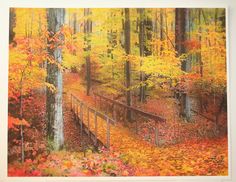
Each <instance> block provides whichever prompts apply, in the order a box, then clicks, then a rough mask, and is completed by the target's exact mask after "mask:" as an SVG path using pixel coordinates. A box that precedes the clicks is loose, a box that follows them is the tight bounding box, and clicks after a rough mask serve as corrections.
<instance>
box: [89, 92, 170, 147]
mask: <svg viewBox="0 0 236 182" xmlns="http://www.w3.org/2000/svg"><path fill="white" fill-rule="evenodd" d="M93 95H94V99H95V103H96V107H99V108H100V109H102V105H103V102H104V103H107V105H109V106H106V108H105V112H106V114H108V110H109V108H110V109H111V110H112V116H111V117H112V118H113V119H114V120H116V121H118V120H119V119H117V113H116V109H117V108H123V111H124V113H125V111H127V110H130V111H131V113H132V115H134V114H136V116H137V118H140V117H143V118H147V119H149V120H152V121H154V126H155V129H154V142H155V145H157V146H159V136H160V134H159V127H158V125H159V123H165V122H166V119H165V118H163V117H161V116H158V115H156V114H154V113H150V112H146V111H143V110H141V109H139V108H136V107H133V106H128V105H126V104H125V103H122V102H120V101H117V100H113V99H111V98H108V97H105V96H103V95H101V94H99V93H93ZM108 107H109V108H108ZM123 119H124V118H123ZM135 133H136V134H138V119H135Z"/></svg>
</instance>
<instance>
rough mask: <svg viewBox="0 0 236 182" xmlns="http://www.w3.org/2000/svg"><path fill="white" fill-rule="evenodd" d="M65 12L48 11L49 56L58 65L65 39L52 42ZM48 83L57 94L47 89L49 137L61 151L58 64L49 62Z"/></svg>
mask: <svg viewBox="0 0 236 182" xmlns="http://www.w3.org/2000/svg"><path fill="white" fill-rule="evenodd" d="M64 19H65V10H64V9H63V8H50V9H47V21H48V31H49V32H50V35H49V39H48V44H49V45H54V46H53V47H52V48H51V47H50V46H49V48H48V54H49V55H50V56H51V57H53V58H54V59H55V60H56V61H57V63H58V64H61V63H62V48H60V47H59V46H60V44H61V41H62V40H63V39H64V37H63V35H62V34H59V36H58V37H57V38H59V41H57V42H55V41H52V40H50V39H51V38H52V37H54V36H55V34H56V33H57V32H58V31H60V29H61V27H62V26H63V24H64ZM46 79H47V82H48V83H50V84H52V85H54V87H55V88H56V92H55V91H52V90H50V89H49V88H47V90H46V97H47V100H46V109H47V135H48V138H49V140H50V141H53V143H54V149H55V150H59V149H60V148H62V147H63V143H64V134H63V115H62V88H63V83H62V71H61V70H60V68H59V67H58V66H57V64H54V63H50V62H49V61H48V62H47V78H46Z"/></svg>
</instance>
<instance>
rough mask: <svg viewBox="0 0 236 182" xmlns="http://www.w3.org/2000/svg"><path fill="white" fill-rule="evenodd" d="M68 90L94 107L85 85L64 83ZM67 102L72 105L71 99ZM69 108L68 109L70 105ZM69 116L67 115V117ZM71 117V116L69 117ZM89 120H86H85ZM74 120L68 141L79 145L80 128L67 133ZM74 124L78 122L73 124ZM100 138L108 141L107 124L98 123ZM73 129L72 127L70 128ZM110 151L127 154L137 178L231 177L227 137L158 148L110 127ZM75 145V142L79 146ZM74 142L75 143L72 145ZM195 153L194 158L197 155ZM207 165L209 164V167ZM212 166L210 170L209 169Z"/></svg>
mask: <svg viewBox="0 0 236 182" xmlns="http://www.w3.org/2000/svg"><path fill="white" fill-rule="evenodd" d="M64 83H65V84H64V91H65V92H66V93H67V95H69V94H68V93H73V94H74V95H75V96H76V97H78V98H79V99H81V100H83V102H85V103H86V104H87V105H90V106H93V107H94V104H95V103H94V101H93V98H92V97H90V96H86V95H85V94H83V93H85V92H84V90H83V88H82V86H81V85H80V84H78V83H73V84H71V83H67V81H66V80H65V81H64ZM65 100H67V101H66V102H65V103H67V105H68V102H70V100H69V96H68V97H66V98H65ZM67 107H68V106H67ZM65 117H66V116H65ZM68 117H71V114H68ZM84 119H85V120H86V118H84ZM69 122H72V120H71V119H69V121H65V139H66V138H67V137H69V136H70V137H73V136H75V139H74V140H76V142H79V141H78V140H79V138H78V135H74V134H73V133H78V132H79V130H77V131H76V127H73V129H72V130H71V131H67V129H66V128H67V126H66V125H71V123H69ZM73 123H74V122H73ZM98 123H99V124H98V138H99V139H100V140H101V141H104V140H105V135H104V133H105V131H106V130H105V128H106V123H105V122H104V121H98ZM68 128H69V127H68ZM110 132H111V136H110V144H111V147H110V150H114V151H117V152H120V153H121V154H123V160H125V161H127V162H128V163H129V164H130V165H131V166H132V167H134V169H135V175H137V176H138V175H142V174H149V175H156V176H159V175H161V176H171V175H219V174H220V175H227V165H228V156H227V150H228V148H227V138H226V137H224V138H219V139H216V140H209V139H208V140H206V139H205V140H203V141H201V142H199V141H189V142H185V143H182V144H176V145H172V146H169V147H165V148H164V147H163V148H158V147H156V146H154V145H152V144H150V143H148V142H146V141H144V140H141V139H140V138H139V137H138V136H137V135H135V134H134V133H133V132H131V131H129V129H128V128H126V127H124V126H123V125H121V124H119V123H117V124H116V125H111V126H110ZM76 142H75V143H76ZM72 143H73V142H72ZM67 145H71V146H74V144H69V143H68V144H67ZM193 154H194V155H193ZM206 163H207V165H206ZM209 164H210V166H211V167H210V168H209Z"/></svg>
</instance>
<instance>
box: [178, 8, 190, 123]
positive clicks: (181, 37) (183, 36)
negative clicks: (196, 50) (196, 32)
mask: <svg viewBox="0 0 236 182" xmlns="http://www.w3.org/2000/svg"><path fill="white" fill-rule="evenodd" d="M189 11H190V10H189V9H187V8H177V9H176V10H175V48H176V51H177V53H178V56H180V55H182V54H185V53H187V48H186V46H185V44H184V43H185V42H186V40H188V32H189V27H190V26H189ZM181 69H182V70H183V71H185V72H190V69H191V60H189V58H188V57H187V58H186V59H185V60H183V61H182V62H181ZM180 107H181V108H180V115H181V116H182V117H184V118H185V119H186V120H187V121H190V119H191V104H190V98H189V95H188V94H187V93H186V92H183V93H182V95H181V99H180Z"/></svg>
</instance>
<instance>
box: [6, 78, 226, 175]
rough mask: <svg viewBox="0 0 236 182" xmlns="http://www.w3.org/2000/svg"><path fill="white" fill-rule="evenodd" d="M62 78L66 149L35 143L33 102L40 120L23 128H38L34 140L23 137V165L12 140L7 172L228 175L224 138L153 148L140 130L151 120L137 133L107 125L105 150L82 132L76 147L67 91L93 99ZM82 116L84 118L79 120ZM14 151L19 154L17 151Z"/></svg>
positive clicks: (29, 130)
mask: <svg viewBox="0 0 236 182" xmlns="http://www.w3.org/2000/svg"><path fill="white" fill-rule="evenodd" d="M67 78H68V77H65V80H64V83H65V85H64V86H65V88H64V101H63V103H64V106H63V109H64V124H65V127H64V135H65V148H64V149H63V150H62V151H58V152H55V151H50V148H48V146H46V141H44V140H42V141H41V144H40V145H39V144H38V140H37V138H42V137H44V134H43V132H42V134H41V135H40V133H39V132H38V131H40V129H43V128H45V126H44V125H43V124H42V123H44V122H43V121H44V120H43V119H42V118H43V117H42V116H43V114H42V112H41V111H42V110H44V107H43V106H38V107H37V108H36V110H35V111H34V113H40V117H34V119H35V120H36V119H40V118H41V120H42V122H38V123H39V124H38V125H39V126H32V125H29V126H27V127H26V130H27V133H32V136H34V134H33V131H37V133H36V134H37V138H36V137H33V140H30V138H32V137H30V136H26V143H28V147H26V149H27V150H28V151H27V153H26V160H25V163H23V164H22V163H20V162H18V161H19V160H18V159H19V156H20V154H19V151H20V142H19V140H18V139H16V140H14V141H15V142H17V143H11V145H12V146H14V151H11V150H10V153H9V155H12V156H13V157H12V156H10V157H9V158H10V159H11V160H10V163H9V165H8V175H9V176H196V175H197V176H198V175H199V176H219V175H222V176H225V175H228V140H227V137H226V136H224V137H220V138H219V137H218V138H202V139H200V138H198V137H192V138H190V139H189V140H183V141H182V142H179V143H173V144H169V145H163V146H161V147H156V146H154V145H153V143H152V142H150V141H149V140H147V139H145V137H146V135H147V133H148V132H146V133H145V131H146V130H150V128H152V124H150V127H149V128H148V127H146V128H145V127H140V128H139V135H136V134H135V133H134V132H133V131H131V130H130V128H129V127H126V126H124V124H123V123H119V122H117V123H116V124H114V125H111V128H110V130H111V140H110V143H111V148H110V151H108V150H107V149H105V148H99V149H94V148H93V145H92V142H91V141H90V140H89V138H88V137H87V138H86V137H85V134H83V135H84V142H86V143H87V145H86V146H87V147H86V148H85V149H83V148H81V147H82V146H81V140H80V133H79V132H80V130H79V128H78V126H77V125H76V124H75V122H74V117H73V115H72V113H71V111H70V93H73V94H75V95H76V96H77V97H78V98H80V99H81V100H83V101H85V102H86V103H87V104H89V105H91V106H93V107H95V103H94V98H93V97H91V96H86V95H85V94H84V93H85V92H84V90H83V87H82V86H81V84H80V83H79V82H78V77H76V76H73V75H70V76H69V78H68V80H70V83H68V82H67ZM73 78H74V79H73ZM71 81H72V82H73V84H72V83H71ZM35 99H39V97H35ZM35 99H33V100H32V102H33V103H37V101H36V100H35ZM34 109H35V108H34ZM86 119H87V118H86V117H84V120H86ZM32 123H33V122H32ZM85 123H86V121H85ZM146 124H147V123H146ZM167 124H168V123H167ZM146 126H147V125H146ZM177 126H179V127H182V126H183V125H181V124H179V125H176V126H175V127H177ZM17 127H18V126H15V127H14V129H17ZM90 127H91V130H93V129H94V126H93V124H92V123H90ZM168 127H169V128H172V129H173V125H168V126H166V128H168ZM189 128H191V126H188V128H184V129H186V130H187V129H189ZM184 129H181V128H176V129H175V130H177V131H181V132H180V134H181V133H182V132H184ZM11 130H12V132H13V133H14V132H15V134H14V135H12V137H14V136H17V132H19V130H16V131H15V130H13V129H11ZM42 131H43V130H42ZM105 131H106V123H105V122H104V121H103V120H101V119H98V137H99V139H100V140H101V141H103V142H105V139H106V135H105ZM171 131H172V130H171V129H169V130H168V129H167V130H166V133H165V134H166V135H167V136H165V137H166V140H168V139H171V137H170V136H168V133H171ZM140 134H142V135H143V136H142V135H140ZM185 135H186V134H185ZM140 136H141V137H140ZM174 136H176V135H174ZM186 136H188V135H186ZM168 137H169V138H168ZM164 139H165V138H163V140H164ZM172 139H173V138H172ZM34 146H37V147H34ZM15 153H16V154H17V153H18V155H16V154H15ZM13 154H14V155H13Z"/></svg>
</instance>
